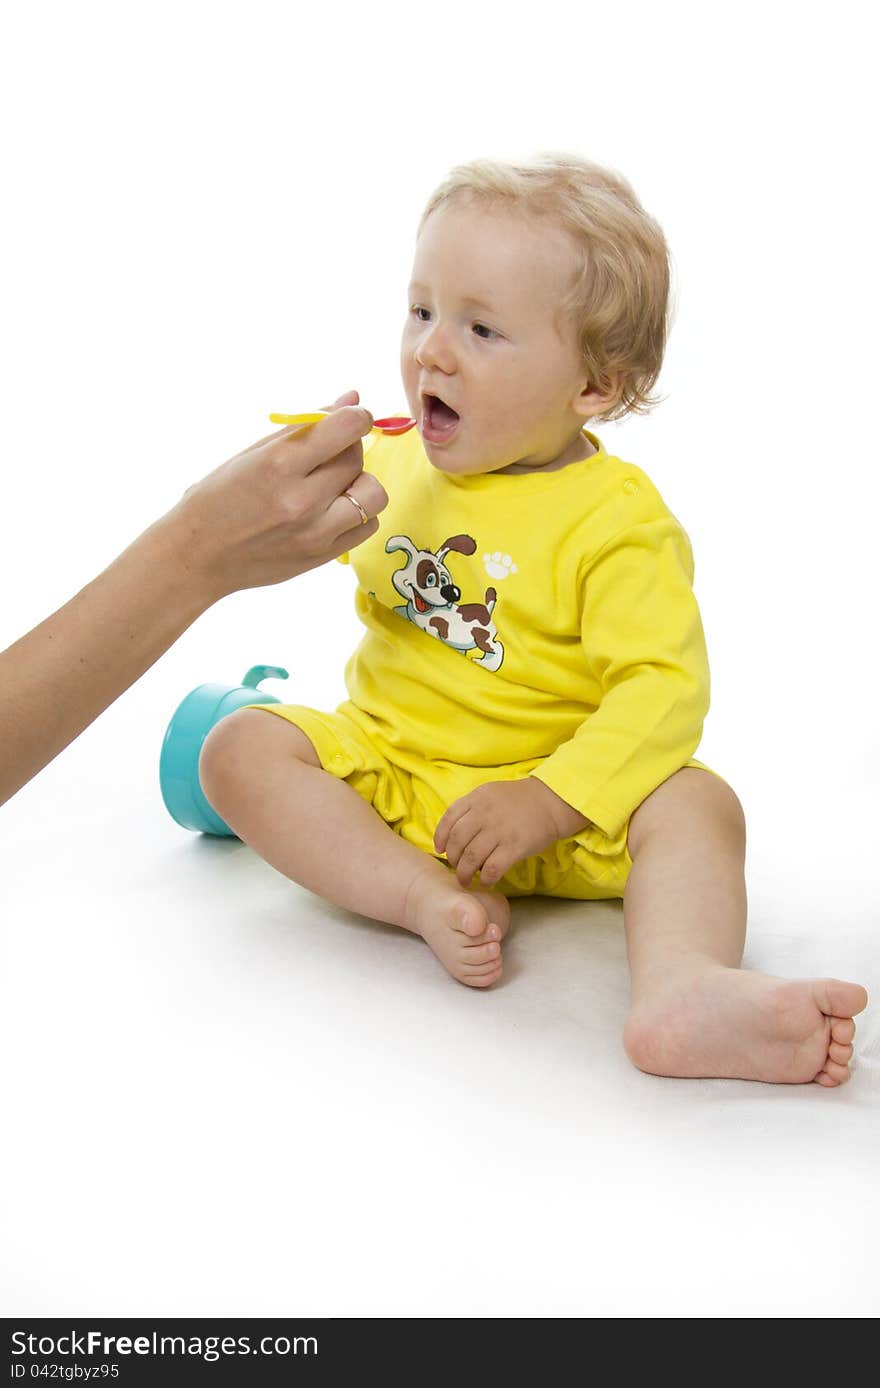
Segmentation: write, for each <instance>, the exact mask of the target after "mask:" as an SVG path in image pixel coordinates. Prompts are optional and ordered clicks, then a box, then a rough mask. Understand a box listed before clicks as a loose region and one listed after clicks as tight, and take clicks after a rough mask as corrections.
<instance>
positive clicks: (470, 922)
mask: <svg viewBox="0 0 880 1388" xmlns="http://www.w3.org/2000/svg"><path fill="white" fill-rule="evenodd" d="M454 918H455V928H456V929H457V930H460V931H461V932H462V934H464V935H469V936H471V937H472V938H476V937H478V936H481V935H485V933H486V930H487V927H488V919H487V916H486V912H485V909H484V908H483V907H482V906H481V905H480V903H479V901H477V900H476V898H475V897H470V898H468V897H464V898H463V899H462V900H461V901H459V902H458V903H457V904H456V907H455V912H454Z"/></svg>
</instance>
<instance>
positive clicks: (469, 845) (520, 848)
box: [434, 776, 590, 887]
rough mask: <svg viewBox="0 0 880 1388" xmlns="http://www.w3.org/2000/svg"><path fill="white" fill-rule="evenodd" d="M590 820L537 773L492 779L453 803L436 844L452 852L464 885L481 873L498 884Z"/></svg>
mask: <svg viewBox="0 0 880 1388" xmlns="http://www.w3.org/2000/svg"><path fill="white" fill-rule="evenodd" d="M589 822H590V821H589V820H588V819H585V818H584V816H583V815H582V814H580V813H579V811H578V810H575V809H573V808H572V806H571V805H569V804H568V803H567V802H566V801H565V800H563V799H561V798H560V796H558V795H557V794H556V792H555V791H552V790H551V789H550V787H549V786H546V785H545V784H544V782H543V781H539V780H537V779H536V778H535V777H534V776H528V777H526V778H525V779H524V780H521V781H490V782H488V783H487V784H486V785H483V786H478V787H477V789H476V790H472V791H471V792H470V794H468V795H463V796H462V797H461V798H460V799H459V800H454V801H453V803H452V804H451V805H450V806H449V809H448V810H447V811H446V813H445V814H444V815H443V817H442V819H441V820H440V822H439V823H438V825H437V828H436V830H435V832H434V847H435V849H436V850H437V852H438V853H445V854H446V859H447V861H448V862H449V863H451V864H452V866H453V867H454V868H455V869H456V876H457V877H458V880H459V882H460V883H461V884H462V886H465V887H466V886H468V885H469V883H470V882H471V880H472V878H473V876H474V873H476V872H479V874H480V881H481V882H482V883H483V884H484V885H485V886H492V885H493V884H494V883H495V882H500V881H501V878H502V877H503V876H504V874H505V873H506V872H507V870H508V868H511V867H513V865H514V863H518V862H520V861H521V860H522V859H523V858H531V857H532V856H533V855H534V854H536V853H541V852H543V850H544V849H545V848H548V847H549V846H550V844H551V843H556V842H558V840H559V839H567V838H571V836H572V834H577V833H578V832H579V830H581V829H585V828H586V827H587V825H588V824H589Z"/></svg>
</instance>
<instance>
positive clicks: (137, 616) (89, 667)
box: [0, 513, 219, 804]
mask: <svg viewBox="0 0 880 1388" xmlns="http://www.w3.org/2000/svg"><path fill="white" fill-rule="evenodd" d="M218 596H219V594H218V593H216V592H212V591H210V589H209V587H208V585H207V582H206V580H205V578H204V575H203V574H202V573H201V572H200V570H199V569H198V568H196V567H195V566H194V565H192V564H190V563H189V562H188V560H187V554H186V544H185V536H184V535H182V534H181V532H180V527H179V522H178V520H177V515H176V513H169V515H168V516H165V517H163V518H162V519H161V520H160V521H157V522H156V524H155V525H153V526H151V527H150V529H149V530H147V531H145V532H144V534H143V535H141V536H139V537H138V539H137V540H135V541H134V543H133V544H132V545H130V546H129V548H128V549H127V550H125V551H124V553H122V554H121V555H120V556H119V557H118V558H117V559H116V560H114V562H113V563H112V564H111V565H110V566H109V568H107V569H105V570H104V572H103V573H102V574H100V575H99V576H98V577H97V578H96V579H94V580H93V582H91V583H89V584H88V585H87V587H85V588H83V590H82V592H80V593H77V595H76V597H74V598H72V599H71V601H70V602H68V603H66V604H65V606H64V607H62V608H60V609H59V611H57V612H55V613H54V614H53V615H52V616H51V617H49V618H47V620H46V621H45V622H42V623H41V624H40V626H38V627H36V628H35V629H34V630H33V631H31V632H28V634H27V635H26V636H23V637H22V638H21V640H19V641H16V643H15V644H14V645H12V646H10V647H9V649H8V650H5V651H3V652H2V653H0V804H2V803H3V802H4V801H6V800H8V799H9V797H10V796H11V795H13V794H14V793H15V792H16V791H17V790H18V789H19V788H20V787H21V786H23V785H24V784H25V783H26V782H27V781H29V780H30V779H31V777H32V776H34V775H36V773H37V772H38V771H39V770H40V769H41V768H42V767H43V766H45V765H46V764H47V763H48V762H50V761H52V759H53V758H54V757H56V756H57V755H58V753H59V752H61V751H62V750H63V749H64V748H65V747H66V746H67V745H68V743H70V742H72V741H73V740H74V738H76V737H78V736H79V734H80V733H81V732H82V731H83V729H84V728H87V727H88V726H89V724H90V723H91V722H93V720H94V719H95V718H97V717H98V715H99V714H100V713H102V712H103V711H104V709H106V708H107V707H108V706H109V705H110V704H112V703H113V702H114V700H115V699H117V698H118V697H119V695H120V694H122V693H123V692H124V691H125V690H126V689H128V688H129V686H130V685H132V684H134V682H135V680H137V679H139V678H140V676H141V675H142V674H143V673H144V671H146V670H148V669H149V668H150V666H151V665H153V664H154V662H155V661H156V660H158V658H159V656H161V655H162V653H163V652H164V651H166V650H167V649H168V647H169V646H171V645H172V644H173V643H174V641H176V640H177V638H178V637H179V636H180V635H181V633H182V632H184V631H185V630H186V629H187V627H189V626H190V625H191V624H192V622H194V621H195V619H196V618H197V617H198V616H199V615H200V614H201V613H202V612H204V611H205V610H206V609H207V608H208V607H210V606H211V604H212V603H213V602H214V601H215V600H216V598H217V597H218Z"/></svg>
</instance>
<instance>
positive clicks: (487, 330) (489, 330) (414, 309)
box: [410, 304, 498, 342]
mask: <svg viewBox="0 0 880 1388" xmlns="http://www.w3.org/2000/svg"><path fill="white" fill-rule="evenodd" d="M410 313H414V314H415V316H416V319H417V321H418V322H419V323H426V322H427V321H428V320H427V318H420V317H419V314H421V313H426V314H428V316H429V317H430V313H431V310H430V309H427V308H422V306H421V304H413V306H412V308H411V309H410ZM479 330H482V332H484V333H488V334H489V337H484V338H483V341H484V342H488V341H489V338H492V337H497V336H498V334H497V332H496V331H495V329H494V328H487V327H486V325H485V323H475V324H474V332H478V331H479Z"/></svg>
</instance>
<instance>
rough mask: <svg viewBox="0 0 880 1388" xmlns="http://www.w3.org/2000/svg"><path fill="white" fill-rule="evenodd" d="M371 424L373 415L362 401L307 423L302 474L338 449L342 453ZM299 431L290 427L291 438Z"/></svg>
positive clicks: (320, 463) (357, 441) (327, 459)
mask: <svg viewBox="0 0 880 1388" xmlns="http://www.w3.org/2000/svg"><path fill="white" fill-rule="evenodd" d="M372 427H373V416H372V415H371V414H370V412H369V410H365V409H364V408H363V407H362V406H361V405H343V407H342V408H341V409H339V410H334V411H333V413H332V414H328V415H325V417H324V418H323V419H319V420H318V422H317V424H313V425H310V426H309V428H308V430H306V431H305V433H304V434H303V439H302V442H303V451H304V463H305V466H304V468H303V476H305V477H307V476H308V475H309V473H312V472H315V471H316V470H317V469H318V468H320V467H322V466H323V465H324V464H325V463H329V462H330V461H331V460H332V459H333V458H336V457H338V456H339V454H340V453H344V452H345V450H346V449H347V448H351V446H352V444H356V443H359V442H360V440H361V439H362V438H363V437H364V436H365V435H366V434H368V433H369V432H370V430H371V429H372ZM300 432H301V431H300V430H296V429H295V430H292V431H291V433H290V436H291V439H293V438H296V437H297V435H298V434H300Z"/></svg>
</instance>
